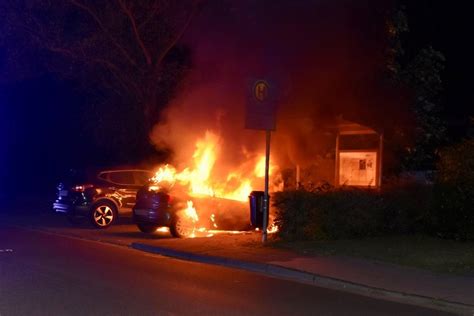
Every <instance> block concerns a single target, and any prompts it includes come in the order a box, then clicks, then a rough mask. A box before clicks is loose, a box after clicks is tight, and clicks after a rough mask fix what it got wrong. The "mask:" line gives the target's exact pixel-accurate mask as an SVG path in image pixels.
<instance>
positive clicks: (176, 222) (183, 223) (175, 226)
mask: <svg viewBox="0 0 474 316" xmlns="http://www.w3.org/2000/svg"><path fill="white" fill-rule="evenodd" d="M194 229H195V225H194V223H193V222H192V220H191V219H188V220H187V219H185V218H183V217H182V216H176V217H175V218H174V219H173V221H172V222H171V225H170V233H171V235H173V236H174V237H177V238H186V237H190V236H191V235H192V234H193V233H194Z"/></svg>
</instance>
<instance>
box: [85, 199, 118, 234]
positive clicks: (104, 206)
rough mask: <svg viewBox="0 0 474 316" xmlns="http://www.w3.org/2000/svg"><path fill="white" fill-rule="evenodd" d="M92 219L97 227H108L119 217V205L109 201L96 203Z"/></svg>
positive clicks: (91, 214) (93, 207)
mask: <svg viewBox="0 0 474 316" xmlns="http://www.w3.org/2000/svg"><path fill="white" fill-rule="evenodd" d="M90 219H91V221H92V224H93V225H94V226H95V227H97V228H107V227H109V226H110V225H112V224H113V223H114V222H115V220H116V219H117V207H116V206H115V205H114V204H113V203H112V202H108V201H103V202H98V203H95V204H94V205H93V206H92V208H91V213H90Z"/></svg>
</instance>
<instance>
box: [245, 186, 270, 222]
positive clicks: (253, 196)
mask: <svg viewBox="0 0 474 316" xmlns="http://www.w3.org/2000/svg"><path fill="white" fill-rule="evenodd" d="M264 196H265V192H263V191H252V192H251V193H250V195H249V201H250V223H251V224H252V227H254V228H260V229H263V200H264ZM269 198H270V197H269ZM267 223H268V212H267Z"/></svg>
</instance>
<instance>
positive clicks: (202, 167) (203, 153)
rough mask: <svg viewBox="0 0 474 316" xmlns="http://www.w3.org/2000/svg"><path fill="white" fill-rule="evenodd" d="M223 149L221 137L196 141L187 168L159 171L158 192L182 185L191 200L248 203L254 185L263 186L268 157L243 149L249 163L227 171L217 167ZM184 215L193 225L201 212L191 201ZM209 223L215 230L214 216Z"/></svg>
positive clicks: (156, 177)
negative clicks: (210, 198) (164, 187)
mask: <svg viewBox="0 0 474 316" xmlns="http://www.w3.org/2000/svg"><path fill="white" fill-rule="evenodd" d="M221 146H222V141H221V139H220V138H219V136H218V135H216V134H214V133H212V132H210V131H206V133H205V135H204V137H203V138H200V139H198V140H197V142H196V148H195V151H194V154H193V155H192V160H191V161H190V163H189V164H188V167H186V168H184V169H183V170H182V171H179V172H178V171H177V170H176V168H175V167H173V166H171V165H165V166H162V167H160V168H159V169H158V170H157V171H156V173H155V175H154V177H153V178H152V179H151V180H152V181H153V182H154V184H155V185H156V186H158V189H159V188H160V187H161V186H162V185H164V183H167V184H168V185H170V186H173V185H175V184H179V185H180V186H182V187H184V188H185V190H187V194H189V196H191V197H193V196H195V197H198V196H209V197H216V198H222V199H228V200H234V201H241V202H246V201H248V197H249V195H250V193H251V192H252V191H253V190H254V189H253V188H254V186H255V185H258V186H259V187H262V186H263V178H264V176H265V156H264V155H257V156H256V155H251V154H250V153H249V152H248V151H246V149H245V148H244V149H242V155H243V156H244V157H247V159H246V162H245V163H243V164H241V165H240V166H237V167H236V168H234V169H232V170H229V171H227V172H225V171H223V170H221V168H219V167H218V166H217V165H216V164H217V162H218V158H219V155H220V152H221ZM276 169H277V168H276V166H274V165H270V168H269V173H270V175H272V173H273V172H274V171H275V170H276ZM223 173H224V174H223ZM183 213H184V215H185V216H186V217H188V218H189V219H191V220H192V221H193V222H195V223H196V222H198V220H199V216H198V211H197V210H196V208H195V207H194V204H193V201H192V200H190V201H188V202H187V208H186V209H185V210H184V212H183ZM210 220H211V225H212V226H213V228H217V224H216V219H215V215H214V214H212V215H211V216H210ZM193 235H194V232H193Z"/></svg>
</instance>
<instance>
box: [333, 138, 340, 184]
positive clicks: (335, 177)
mask: <svg viewBox="0 0 474 316" xmlns="http://www.w3.org/2000/svg"><path fill="white" fill-rule="evenodd" d="M339 137H340V136H339V132H337V135H336V157H335V162H334V164H335V168H334V186H336V187H338V186H339V164H340V162H339Z"/></svg>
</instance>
